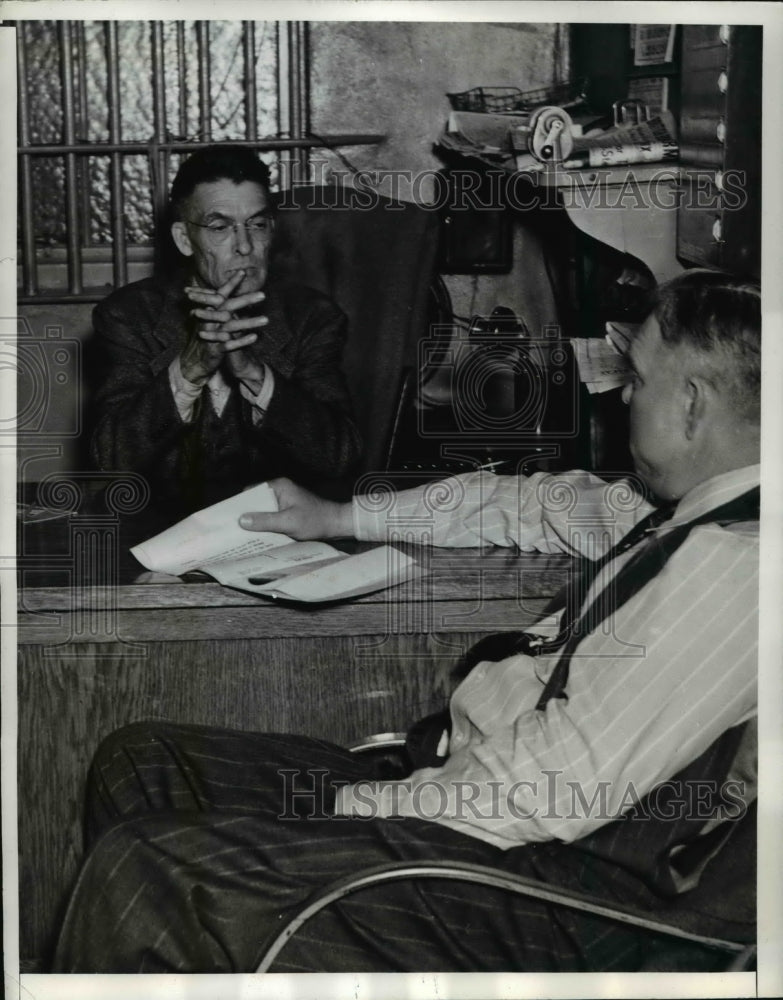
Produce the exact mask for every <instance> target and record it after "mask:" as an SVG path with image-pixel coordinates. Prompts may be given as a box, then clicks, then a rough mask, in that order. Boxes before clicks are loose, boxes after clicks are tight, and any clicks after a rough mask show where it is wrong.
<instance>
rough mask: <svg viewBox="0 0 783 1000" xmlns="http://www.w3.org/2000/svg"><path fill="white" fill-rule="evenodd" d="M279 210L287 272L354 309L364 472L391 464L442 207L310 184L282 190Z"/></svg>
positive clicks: (349, 355)
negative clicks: (436, 208)
mask: <svg viewBox="0 0 783 1000" xmlns="http://www.w3.org/2000/svg"><path fill="white" fill-rule="evenodd" d="M278 211H279V214H278V239H279V240H280V244H279V252H278V255H277V263H276V266H277V268H278V273H280V274H281V276H282V277H285V278H290V279H291V280H294V281H298V282H301V283H302V284H305V285H309V286H311V287H313V288H316V289H317V290H318V291H321V292H323V293H325V294H326V295H329V296H330V298H332V299H333V300H334V301H335V302H336V303H337V305H338V306H339V307H340V308H341V309H342V310H343V312H344V313H345V314H346V316H347V317H348V339H347V342H346V345H345V351H344V356H343V370H344V372H345V376H346V380H347V382H348V388H349V391H350V393H351V396H352V399H353V405H354V413H355V416H356V420H357V423H358V426H359V430H360V432H361V434H362V437H363V441H364V451H363V456H362V460H361V463H360V466H359V469H358V473H359V474H362V473H365V472H371V471H382V470H384V469H385V468H387V463H388V458H389V450H390V444H391V437H392V430H393V427H394V422H395V416H396V412H397V408H398V406H399V404H400V395H401V392H402V388H403V381H404V378H405V374H406V372H409V371H413V370H415V368H416V365H417V345H418V342H419V340H420V338H421V337H422V336H425V335H426V333H427V325H428V307H429V302H430V286H431V284H432V281H433V278H434V273H435V256H436V250H437V233H438V220H437V213H436V212H434V211H432V210H428V209H427V208H424V207H422V206H419V205H416V204H413V203H410V202H399V201H392V200H391V199H389V198H385V197H381V196H380V195H375V194H374V193H372V192H369V193H368V192H366V191H358V190H354V189H351V188H340V187H311V186H302V187H297V188H294V189H293V190H292V191H286V192H283V193H282V194H281V195H280V196H279V204H278Z"/></svg>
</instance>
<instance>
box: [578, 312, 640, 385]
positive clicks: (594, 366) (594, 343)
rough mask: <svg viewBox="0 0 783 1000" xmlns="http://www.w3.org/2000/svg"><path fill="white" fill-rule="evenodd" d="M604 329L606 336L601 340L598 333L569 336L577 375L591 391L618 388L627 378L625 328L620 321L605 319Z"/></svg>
mask: <svg viewBox="0 0 783 1000" xmlns="http://www.w3.org/2000/svg"><path fill="white" fill-rule="evenodd" d="M606 329H607V333H606V338H605V339H603V340H601V339H599V338H598V337H575V338H573V339H572V340H571V344H572V346H573V349H574V356H575V357H576V364H577V367H578V369H579V379H580V381H582V382H584V384H585V386H586V387H587V390H588V392H590V393H596V392H608V391H609V390H610V389H618V388H620V386H623V385H625V383H626V382H627V381H628V375H629V372H630V365H629V364H628V360H627V358H626V350H627V347H628V342H629V339H630V338H629V335H628V333H627V332H626V331H627V330H628V328H627V327H623V326H622V325H621V324H614V323H607V324H606ZM610 331H611V332H610Z"/></svg>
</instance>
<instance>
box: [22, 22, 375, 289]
mask: <svg viewBox="0 0 783 1000" xmlns="http://www.w3.org/2000/svg"><path fill="white" fill-rule="evenodd" d="M16 29H17V60H18V86H19V91H18V92H19V101H18V106H19V131H18V134H19V158H20V162H19V205H18V220H19V222H18V241H19V248H20V249H19V260H20V262H21V264H20V268H19V286H20V287H19V301H20V302H25V301H40V300H41V299H42V298H45V299H47V300H48V301H78V300H84V301H90V300H94V299H97V298H101V297H103V296H104V295H105V294H106V292H107V290H108V289H109V288H110V287H112V286H115V287H116V286H119V285H123V284H125V283H126V282H127V281H129V280H133V279H134V277H137V276H141V273H146V271H147V270H148V269H149V266H150V261H151V260H152V247H153V243H154V238H155V225H156V220H157V218H158V217H159V213H160V211H161V210H162V208H163V207H164V205H165V202H166V196H167V192H168V189H169V186H170V183H171V181H172V179H173V176H174V174H175V173H176V170H177V168H178V166H179V163H180V160H181V159H182V157H183V156H185V155H187V154H188V153H190V152H192V151H193V150H194V149H195V148H197V147H198V146H200V145H204V144H207V143H210V142H219V141H234V142H242V143H245V144H247V145H250V146H253V147H254V148H257V149H258V150H259V153H260V155H261V156H262V158H263V159H264V160H265V161H266V162H267V163H268V164H269V166H270V169H271V174H272V187H273V189H279V188H284V187H288V186H290V184H291V183H292V182H296V181H297V180H298V179H303V178H305V177H306V176H307V157H308V149H309V148H310V147H312V146H314V145H324V144H326V145H333V144H334V145H337V144H340V145H347V144H351V143H353V142H356V141H361V140H362V139H364V140H367V139H369V141H377V140H378V139H379V138H380V137H351V136H330V137H313V136H311V135H310V132H309V109H308V107H307V95H308V70H307V62H308V54H307V46H308V39H307V33H308V26H307V24H306V23H304V22H293V21H292V22H285V23H284V24H281V23H278V22H272V21H19V22H16ZM135 272H136V273H135Z"/></svg>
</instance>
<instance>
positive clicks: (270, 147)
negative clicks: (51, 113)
mask: <svg viewBox="0 0 783 1000" xmlns="http://www.w3.org/2000/svg"><path fill="white" fill-rule="evenodd" d="M16 28H17V66H18V85H19V86H18V94H19V97H18V112H19V132H18V134H19V143H20V145H19V149H18V154H19V158H20V169H19V186H20V200H21V209H20V212H21V218H20V229H21V243H22V247H21V250H22V254H21V256H22V288H21V290H20V295H19V297H18V300H19V302H25V301H30V302H34V301H36V300H38V299H41V298H45V299H46V300H47V301H49V302H67V301H95V300H96V299H97V298H102V297H103V295H105V288H103V289H101V290H100V291H99V292H97V291H96V292H95V293H92V292H90V291H85V289H84V281H83V254H82V248H83V243H84V241H85V240H86V239H87V238H88V236H89V219H90V211H89V208H90V201H89V183H90V180H89V177H90V171H89V162H90V161H89V158H90V157H109V163H110V172H109V176H110V183H109V199H110V219H111V222H110V231H111V241H112V259H113V274H112V277H113V281H114V284H115V286H120V285H123V284H125V283H126V282H127V280H128V250H127V245H126V219H125V194H124V185H123V165H124V157H125V156H128V155H134V154H136V155H138V154H143V155H146V156H148V157H149V158H150V173H151V177H152V184H153V192H152V195H153V209H154V210H155V211H156V212H158V211H160V209H161V208H162V206H163V204H164V202H165V198H166V193H167V191H166V189H167V186H168V164H169V157H170V155H171V154H173V153H185V152H192V151H194V150H195V149H198V148H199V147H200V146H202V145H204V144H207V143H209V142H210V141H211V136H212V121H211V108H212V101H211V69H212V63H211V56H210V27H209V22H206V21H196V22H195V33H196V51H197V56H198V67H199V69H198V88H199V112H198V113H199V124H198V137H197V138H196V139H187V138H184V137H185V136H187V134H188V105H187V96H188V95H187V77H186V72H185V70H186V48H187V39H186V31H185V24H184V22H182V21H178V22H176V59H177V69H178V78H179V80H180V90H179V104H178V109H177V110H178V114H177V118H178V121H177V125H178V129H179V136H180V137H179V138H176V139H172V138H171V137H170V133H169V130H168V129H167V127H166V90H165V76H164V45H163V29H162V24H161V22H155V21H153V22H151V40H152V65H151V76H152V84H153V105H154V123H155V124H154V136H153V141H152V143H149V142H138V141H130V142H125V141H123V139H122V108H121V100H120V76H119V43H118V34H117V32H118V22H116V21H110V22H106V24H105V33H106V58H107V104H108V111H109V123H108V124H109V129H108V131H109V137H108V141H100V142H93V141H90V139H89V127H88V124H89V123H88V114H89V111H88V107H89V105H88V101H87V97H86V92H87V71H86V70H87V67H86V60H87V52H86V41H85V35H84V25H83V24H77V23H76V22H70V21H59V22H57V33H58V49H59V56H60V75H61V81H62V111H63V128H62V141H61V142H60V143H36V144H32V142H31V129H30V122H31V108H30V92H29V90H28V71H27V59H26V43H27V37H26V31H25V23H24V22H17V24H16ZM275 28H276V42H277V56H278V137H276V138H273V139H259V138H258V125H257V99H256V83H257V74H256V37H255V26H254V24H253V22H249V21H243V22H242V31H243V37H242V48H243V54H244V73H243V76H244V83H245V129H244V131H245V139H235V140H233V139H232V140H231V141H232V142H234V143H235V144H237V145H241V146H249V147H251V148H254V149H256V150H258V151H259V152H264V151H277V152H279V153H280V154H281V161H283V162H281V164H280V170H281V173H280V179H281V186H282V187H288V186H290V185H291V184H293V183H297V182H304V181H306V179H307V168H308V151H309V150H310V149H312V148H314V147H324V146H327V147H332V146H349V145H371V144H375V143H378V142H381V141H382V140H383V138H384V137H383V136H382V135H379V134H370V133H362V134H338V135H329V136H324V137H318V138H316V137H314V136H311V135H310V132H309V89H308V76H309V67H308V46H309V39H308V30H307V25H306V24H304V23H301V22H293V21H292V22H286V23H285V24H284V25H280V24H279V23H278V24H276V25H275ZM74 38H75V45H74ZM74 56H75V59H74ZM75 63H76V65H75ZM75 79H77V80H78V90H77V89H76V88H75V87H74V81H75ZM77 112H78V119H77ZM77 120H78V122H79V130H80V133H81V134H80V135H79V136H78V139H77V131H76V125H77ZM34 156H50V157H51V156H54V157H61V158H62V162H63V165H64V171H65V220H66V228H67V234H66V247H65V251H66V253H65V256H66V265H67V280H68V290H67V292H54V293H47V292H41V291H40V290H39V280H38V278H39V274H38V261H37V255H36V243H35V231H34V228H35V227H34V214H33V185H32V157H34ZM81 157H84V158H85V160H84V162H83V163H82V162H80V160H79V158H81ZM286 165H287V168H288V169H284V167H285V166H286ZM80 167H83V170H81V171H80V169H79V168H80ZM80 175H81V179H82V184H80V183H79V181H80ZM80 189H81V190H80ZM80 203H81V207H80Z"/></svg>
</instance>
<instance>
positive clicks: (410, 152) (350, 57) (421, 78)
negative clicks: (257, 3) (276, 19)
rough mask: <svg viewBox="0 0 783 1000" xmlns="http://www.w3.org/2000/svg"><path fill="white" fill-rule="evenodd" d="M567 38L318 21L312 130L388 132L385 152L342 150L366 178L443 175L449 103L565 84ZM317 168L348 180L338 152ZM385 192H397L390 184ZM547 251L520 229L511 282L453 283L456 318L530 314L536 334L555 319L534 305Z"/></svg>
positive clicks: (534, 31)
mask: <svg viewBox="0 0 783 1000" xmlns="http://www.w3.org/2000/svg"><path fill="white" fill-rule="evenodd" d="M566 38H567V28H566V26H565V25H551V24H496V23H492V24H487V23H458V24H455V23H448V22H415V23H389V22H383V23H362V22H346V23H339V22H313V23H312V24H311V25H310V39H311V60H312V61H311V79H312V92H311V107H312V121H311V127H312V131H314V132H315V133H316V134H322V133H329V132H383V133H385V134H386V136H387V139H386V141H385V142H384V143H383V144H382V145H379V146H365V147H344V148H343V149H342V150H340V152H341V153H342V154H343V155H344V156H345V157H346V158H347V159H348V160H349V161H350V162H351V163H352V164H353V165H355V166H356V167H357V168H358V169H360V170H367V171H375V170H379V171H383V170H385V171H391V170H403V171H411V172H412V173H413V174H415V173H416V172H419V171H426V172H429V171H433V170H438V169H439V168H441V167H442V166H443V163H442V161H441V160H440V159H438V157H437V156H436V154H435V152H434V151H433V145H434V143H435V141H436V140H437V138H438V136H439V134H440V133H441V132H442V131H443V128H444V126H445V124H446V121H447V118H448V114H449V111H450V109H451V105H450V103H449V100H448V98H447V96H446V95H447V94H448V93H459V92H461V91H464V90H469V89H471V88H473V87H477V86H499V87H504V86H513V87H518V88H519V89H521V90H533V89H537V88H540V87H547V86H549V85H551V84H552V83H553V82H555V81H558V80H562V79H564V78H566V77H567V42H566ZM317 162H319V163H321V164H322V173H323V175H324V179H327V178H328V175H329V172H330V171H332V170H337V171H339V172H340V174H341V175H342V176H344V175H345V174H346V172H347V168H346V166H345V165H344V164H343V163H342V162H341V161H340V159H339V158H338V157H337V156H336V155H335V154H333V153H323V154H320V155H319V157H318V160H317ZM422 189H423V192H424V196H425V200H426V198H427V197H431V196H432V191H431V189H429V190H428V189H427V185H426V184H423V185H422ZM379 190H380V191H381V193H384V194H389V193H390V189H389V187H388V186H387V187H384V186H383V185H381V186H380V188H379ZM413 190H414V193H418V189H413ZM401 193H403V194H404V192H403V191H401ZM409 193H410V192H409ZM537 245H538V244H537V240H536V239H535V237H534V236H533V235H532V234H530V233H524V232H522V231H521V230H519V229H518V230H517V231H516V232H515V238H514V260H515V267H514V270H513V271H512V272H511V273H510V274H508V275H481V276H464V275H459V276H457V275H452V276H447V277H446V278H445V281H446V284H447V286H448V289H449V292H450V294H451V296H452V301H453V305H454V311H455V312H456V313H457V314H459V315H464V316H471V315H474V314H476V313H481V314H486V313H489V312H491V311H492V309H493V307H494V306H495V305H498V304H503V305H508V306H510V307H511V308H513V309H515V310H516V311H519V312H522V313H523V314H525V317H526V319H527V321H528V325H529V326H530V327H531V329H535V330H537V329H538V328H539V325H540V324H541V323H545V322H549V321H551V318H552V317H550V316H549V315H548V314H547V311H546V309H544V310H543V312H542V313H541V314H540V315H539V312H538V309H537V304H536V301H534V300H535V298H536V295H535V292H536V291H538V290H539V285H542V286H543V285H545V284H546V283H545V281H544V276H543V274H542V273H540V255H539V254H538V252H537ZM530 261H535V262H536V263H535V264H534V265H533V266H534V267H535V268H536V269H537V271H538V273H537V274H536V275H531V278H533V279H534V280H533V281H532V291H533V295H530V294H528V293H527V289H525V287H524V274H525V272H526V271H527V272H528V273H529V263H528V262H530ZM520 276H522V277H523V283H522V285H521V284H520ZM540 290H541V291H542V293H543V294H545V288H544V287H542V288H541V289H540Z"/></svg>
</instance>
